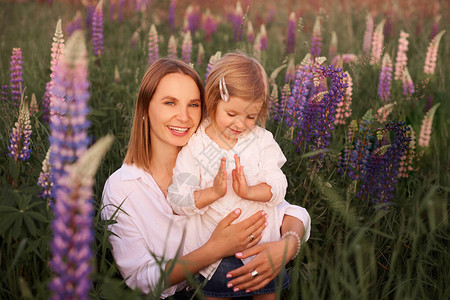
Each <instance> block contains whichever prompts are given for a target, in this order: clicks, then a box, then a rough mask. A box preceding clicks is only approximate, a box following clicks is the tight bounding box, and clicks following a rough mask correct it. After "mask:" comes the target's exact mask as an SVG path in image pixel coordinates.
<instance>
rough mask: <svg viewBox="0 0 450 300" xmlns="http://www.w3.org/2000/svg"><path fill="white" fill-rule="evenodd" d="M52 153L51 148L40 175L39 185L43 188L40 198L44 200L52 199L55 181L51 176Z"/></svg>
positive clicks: (43, 162)
mask: <svg viewBox="0 0 450 300" xmlns="http://www.w3.org/2000/svg"><path fill="white" fill-rule="evenodd" d="M50 153H51V147H50V148H49V149H48V151H47V154H46V155H45V159H44V161H42V171H41V173H40V174H39V178H38V181H37V184H38V185H39V186H41V187H42V190H41V192H40V196H41V197H42V198H44V199H50V198H51V191H52V188H53V181H52V179H51V176H50V169H51V168H50Z"/></svg>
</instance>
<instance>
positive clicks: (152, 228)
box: [102, 59, 310, 298]
mask: <svg viewBox="0 0 450 300" xmlns="http://www.w3.org/2000/svg"><path fill="white" fill-rule="evenodd" d="M203 106H204V101H203V84H202V81H201V80H200V77H199V76H198V74H197V73H196V72H195V71H194V70H193V69H192V68H191V67H190V66H188V65H186V64H184V63H182V62H180V61H174V60H169V59H160V60H158V61H157V62H155V63H154V64H152V65H151V66H150V68H149V69H148V70H147V72H146V74H145V75H144V77H143V80H142V83H141V87H140V90H139V95H138V99H137V103H136V111H135V116H134V121H133V128H132V132H131V137H130V141H129V145H128V152H127V154H126V157H125V159H124V164H123V165H122V167H121V168H120V169H119V170H117V171H116V172H115V173H114V174H112V175H111V176H110V178H109V179H108V181H107V182H106V184H105V188H104V193H103V203H104V205H105V207H104V209H103V210H102V217H103V219H114V220H116V221H117V223H115V224H113V225H111V227H110V230H111V231H112V232H113V234H112V235H111V236H110V242H111V244H112V246H113V250H112V253H113V256H114V259H115V261H116V263H117V265H118V267H119V270H120V272H121V274H122V276H123V278H125V279H126V282H127V285H128V286H130V287H131V288H136V287H137V288H139V289H141V290H142V291H143V292H144V293H149V292H150V291H151V290H154V288H155V287H156V286H157V285H158V283H161V281H164V282H165V284H166V286H170V287H169V288H168V289H166V290H165V291H164V292H163V293H162V295H161V296H162V297H164V298H165V297H168V296H170V295H173V294H174V293H176V292H177V291H179V290H181V289H182V288H183V284H178V283H181V282H182V281H184V280H185V279H186V278H187V276H189V274H195V273H197V272H198V271H199V270H200V269H202V268H204V267H206V266H208V265H209V264H211V263H213V262H214V261H217V260H219V259H221V258H223V257H227V256H230V255H235V254H236V255H237V256H239V258H245V257H249V256H252V255H256V257H255V258H254V259H253V260H252V261H251V262H250V263H248V264H246V265H244V266H242V267H241V268H239V269H236V270H234V271H232V272H230V274H229V276H228V277H230V278H233V279H232V280H230V282H229V284H228V285H229V286H230V288H233V290H235V291H239V290H244V289H245V290H249V291H253V290H257V289H260V288H261V287H264V286H265V285H266V284H267V283H268V282H270V281H271V280H272V279H273V278H275V276H276V275H277V274H278V273H279V272H280V270H281V268H282V267H283V262H285V261H286V260H289V259H291V258H292V257H294V255H295V254H296V252H297V249H298V248H299V247H300V244H299V243H298V241H297V239H296V238H295V236H293V235H287V237H286V238H285V239H283V240H280V241H277V242H271V243H266V244H261V245H257V246H255V245H256V244H257V243H258V242H259V241H260V239H261V232H262V230H263V229H264V227H265V220H266V217H265V213H264V212H263V211H260V212H258V213H256V214H254V215H253V216H251V217H249V218H248V219H246V220H243V221H241V222H239V223H236V224H232V222H233V221H234V220H235V219H237V218H238V217H239V215H240V213H241V212H240V210H239V209H236V210H235V211H233V212H231V213H230V214H229V215H228V216H227V217H225V218H224V219H223V220H222V221H221V222H220V223H219V225H218V226H217V228H216V230H215V231H214V232H213V233H212V235H211V238H210V239H209V240H208V242H207V243H206V244H205V245H203V246H202V247H200V248H199V249H197V250H195V251H193V252H191V253H187V254H183V253H180V249H182V243H183V230H184V228H185V224H186V221H187V219H186V217H184V216H178V215H175V214H174V213H173V211H172V209H171V208H170V206H169V204H168V202H167V200H166V195H167V188H168V186H169V185H170V183H171V181H172V169H173V167H174V165H175V161H176V157H177V154H178V152H179V151H180V149H181V147H182V146H184V145H185V144H186V143H187V142H188V140H189V138H190V137H191V136H192V134H193V133H194V132H195V130H196V129H197V126H198V125H199V123H200V120H201V117H202V112H203ZM279 213H280V215H281V216H283V223H282V226H281V234H283V233H286V232H288V231H293V232H296V233H297V234H298V235H299V236H303V235H304V230H305V228H307V229H309V222H310V219H309V215H308V213H307V212H306V211H305V210H304V209H302V208H300V207H296V206H290V205H289V204H288V203H287V202H284V203H283V204H281V205H280V207H279ZM308 235H309V230H307V231H306V234H305V238H306V239H307V238H308ZM254 246H255V247H254ZM239 251H241V252H239ZM236 252H238V253H236ZM174 258H176V259H174ZM162 268H164V271H165V272H164V273H165V274H168V275H167V276H168V277H167V278H163V277H162V276H161V275H162V273H163V270H162ZM177 284H178V285H177Z"/></svg>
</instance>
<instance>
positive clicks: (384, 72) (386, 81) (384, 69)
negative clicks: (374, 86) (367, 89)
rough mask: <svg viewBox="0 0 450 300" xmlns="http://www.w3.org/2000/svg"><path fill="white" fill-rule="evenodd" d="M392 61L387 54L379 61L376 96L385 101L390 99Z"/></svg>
mask: <svg viewBox="0 0 450 300" xmlns="http://www.w3.org/2000/svg"><path fill="white" fill-rule="evenodd" d="M391 82H392V61H391V58H390V57H389V54H387V53H386V54H385V55H384V57H383V61H382V63H381V73H380V80H379V82H378V96H380V98H381V100H383V101H384V102H385V103H386V102H387V101H389V100H390V99H391Z"/></svg>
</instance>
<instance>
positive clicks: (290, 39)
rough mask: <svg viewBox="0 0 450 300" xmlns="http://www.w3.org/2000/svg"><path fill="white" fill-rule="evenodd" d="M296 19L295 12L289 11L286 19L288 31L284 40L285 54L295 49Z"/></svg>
mask: <svg viewBox="0 0 450 300" xmlns="http://www.w3.org/2000/svg"><path fill="white" fill-rule="evenodd" d="M296 25H297V21H296V19H295V12H291V14H290V15H289V21H288V32H287V40H286V54H289V53H294V50H295V29H296Z"/></svg>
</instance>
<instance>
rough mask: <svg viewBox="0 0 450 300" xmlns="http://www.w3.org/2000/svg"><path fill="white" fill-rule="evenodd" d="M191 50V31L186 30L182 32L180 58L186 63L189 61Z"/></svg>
mask: <svg viewBox="0 0 450 300" xmlns="http://www.w3.org/2000/svg"><path fill="white" fill-rule="evenodd" d="M191 52H192V38H191V32H190V31H187V32H186V33H185V34H184V39H183V45H182V46H181V59H182V60H183V61H184V62H185V63H187V64H189V63H190V62H191Z"/></svg>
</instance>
